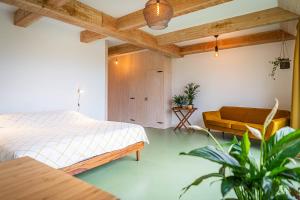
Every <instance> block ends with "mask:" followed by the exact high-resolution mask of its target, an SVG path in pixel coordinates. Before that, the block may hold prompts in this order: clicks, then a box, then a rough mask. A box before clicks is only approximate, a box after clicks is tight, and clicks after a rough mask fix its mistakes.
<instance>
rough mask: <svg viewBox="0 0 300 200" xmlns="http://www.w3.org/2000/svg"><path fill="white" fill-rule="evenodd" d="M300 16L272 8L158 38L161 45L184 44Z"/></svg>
mask: <svg viewBox="0 0 300 200" xmlns="http://www.w3.org/2000/svg"><path fill="white" fill-rule="evenodd" d="M298 18H299V15H297V14H295V13H292V12H289V11H287V10H284V9H282V8H278V7H276V8H271V9H267V10H263V11H258V12H254V13H250V14H246V15H242V16H238V17H233V18H229V19H225V20H220V21H217V22H213V23H208V24H203V25H199V26H195V27H191V28H187V29H183V30H179V31H175V32H171V33H166V34H163V35H159V36H157V40H158V43H159V44H160V45H166V44H173V43H178V42H184V41H188V40H193V39H199V38H204V37H208V36H211V35H220V34H224V33H229V32H234V31H240V30H245V29H250V28H254V27H258V26H264V25H270V24H275V23H281V22H286V21H290V20H295V19H298Z"/></svg>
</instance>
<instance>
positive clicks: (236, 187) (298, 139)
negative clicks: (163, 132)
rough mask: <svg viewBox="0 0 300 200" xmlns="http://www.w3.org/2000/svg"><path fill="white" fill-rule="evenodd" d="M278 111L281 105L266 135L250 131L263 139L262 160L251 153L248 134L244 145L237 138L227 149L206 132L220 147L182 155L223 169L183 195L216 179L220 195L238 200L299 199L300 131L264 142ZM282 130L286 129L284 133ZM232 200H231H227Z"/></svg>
mask: <svg viewBox="0 0 300 200" xmlns="http://www.w3.org/2000/svg"><path fill="white" fill-rule="evenodd" d="M277 109H278V101H277V100H276V104H275V106H274V108H273V109H272V111H271V113H270V114H269V115H268V117H267V119H266V121H265V123H264V128H263V131H262V132H260V131H259V130H257V129H255V128H251V127H248V129H249V130H250V132H251V133H252V134H253V135H254V136H256V137H257V138H259V139H260V160H259V161H256V160H255V158H254V157H253V156H252V154H251V152H250V147H251V142H250V140H249V135H248V132H246V133H245V134H244V135H243V138H242V139H241V141H238V140H237V139H236V138H234V139H233V141H232V142H231V143H230V144H229V148H228V149H227V148H226V150H225V149H224V145H221V144H220V143H219V142H218V141H217V140H216V139H215V138H214V137H213V135H212V134H211V133H210V132H208V131H206V130H205V131H206V132H207V133H208V134H209V135H210V137H212V139H213V140H214V141H215V143H216V144H217V146H216V147H215V146H206V147H202V148H198V149H195V150H192V151H190V152H188V153H181V155H189V156H196V157H201V158H204V159H207V160H210V161H212V162H215V163H218V164H220V165H221V167H220V169H219V171H217V172H214V173H210V174H207V175H204V176H201V177H199V178H197V179H196V180H195V181H194V182H193V183H192V184H190V185H189V186H187V187H185V188H184V189H183V194H184V193H185V192H186V191H187V190H189V189H190V188H191V186H196V185H199V184H201V183H202V182H203V181H204V180H205V179H208V178H212V177H217V178H218V179H219V180H220V181H221V192H222V195H223V197H224V199H226V195H227V194H228V193H229V192H230V191H231V190H233V191H234V192H235V194H236V197H237V198H233V199H238V200H279V199H280V200H284V199H299V188H297V185H298V186H299V182H300V167H297V164H296V161H295V158H296V156H297V155H298V153H299V152H300V130H297V131H295V130H293V129H290V130H292V131H278V132H277V133H276V134H275V135H273V136H272V137H270V138H269V140H265V132H266V131H265V130H266V128H267V127H268V125H269V124H270V123H271V121H272V119H273V117H274V116H275V114H276V112H277ZM282 130H283V129H282ZM227 199H232V198H227Z"/></svg>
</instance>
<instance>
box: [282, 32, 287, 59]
mask: <svg viewBox="0 0 300 200" xmlns="http://www.w3.org/2000/svg"><path fill="white" fill-rule="evenodd" d="M286 55H287V56H288V50H287V44H286V40H285V35H284V33H282V45H281V50H280V57H281V58H285V56H286Z"/></svg>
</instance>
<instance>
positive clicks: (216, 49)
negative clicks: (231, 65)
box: [215, 35, 219, 57]
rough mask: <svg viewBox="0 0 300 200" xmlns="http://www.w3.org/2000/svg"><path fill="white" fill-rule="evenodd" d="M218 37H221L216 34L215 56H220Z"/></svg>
mask: <svg viewBox="0 0 300 200" xmlns="http://www.w3.org/2000/svg"><path fill="white" fill-rule="evenodd" d="M218 37H219V35H215V38H216V46H215V57H218V56H219V47H218Z"/></svg>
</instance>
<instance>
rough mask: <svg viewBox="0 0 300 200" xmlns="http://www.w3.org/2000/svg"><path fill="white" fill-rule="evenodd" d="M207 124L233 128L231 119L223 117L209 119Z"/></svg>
mask: <svg viewBox="0 0 300 200" xmlns="http://www.w3.org/2000/svg"><path fill="white" fill-rule="evenodd" d="M207 124H209V125H212V126H219V127H224V128H231V123H230V121H229V120H222V119H216V120H207Z"/></svg>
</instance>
